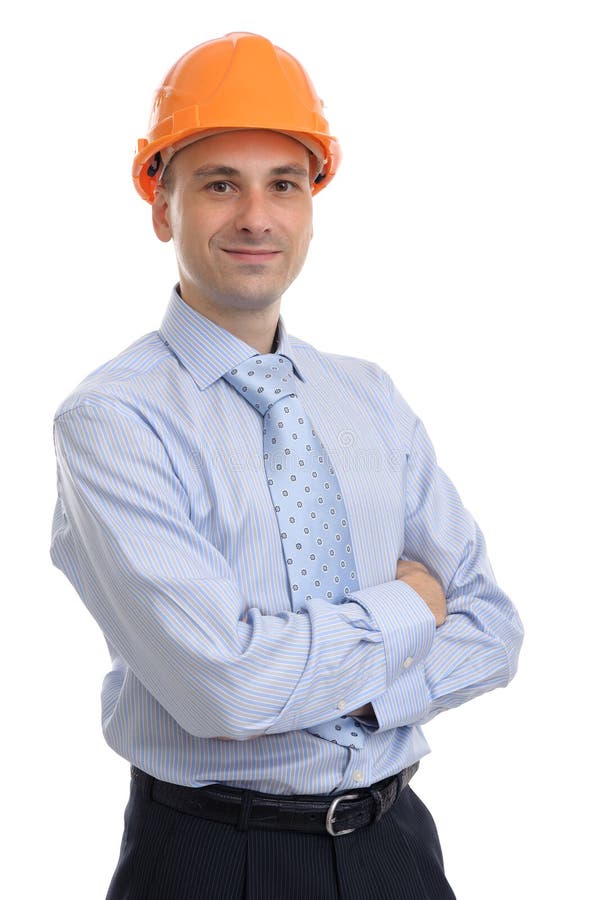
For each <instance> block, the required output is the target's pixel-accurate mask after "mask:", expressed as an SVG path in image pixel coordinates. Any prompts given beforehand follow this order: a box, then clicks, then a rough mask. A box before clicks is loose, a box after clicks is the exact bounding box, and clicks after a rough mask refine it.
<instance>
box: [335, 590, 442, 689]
mask: <svg viewBox="0 0 599 900" xmlns="http://www.w3.org/2000/svg"><path fill="white" fill-rule="evenodd" d="M350 601H353V602H354V603H358V604H359V605H360V606H361V607H362V608H363V609H365V610H366V612H367V613H368V614H369V615H370V616H371V618H372V619H373V620H374V622H375V624H376V626H377V628H378V630H379V631H380V632H381V634H382V637H383V646H384V647H385V655H386V662H387V686H389V685H391V684H392V683H393V682H394V681H395V680H396V679H397V678H399V677H400V676H402V675H405V674H406V672H407V671H409V670H410V669H411V668H412V667H413V666H415V664H416V663H418V662H420V661H421V660H422V659H424V658H425V657H426V656H427V654H428V653H429V651H430V649H431V647H432V644H433V640H434V637H435V630H436V622H435V617H434V615H433V613H432V612H431V611H430V609H429V608H428V606H427V605H426V603H425V602H424V600H423V599H422V597H421V596H420V594H419V593H418V592H417V591H415V590H414V588H412V587H410V585H409V584H407V583H406V582H405V581H401V580H400V579H395V580H394V581H388V582H385V583H384V584H377V585H374V586H373V587H370V588H365V589H364V590H361V591H355V592H354V593H352V594H349V595H348V596H347V601H346V602H350ZM373 706H374V704H373Z"/></svg>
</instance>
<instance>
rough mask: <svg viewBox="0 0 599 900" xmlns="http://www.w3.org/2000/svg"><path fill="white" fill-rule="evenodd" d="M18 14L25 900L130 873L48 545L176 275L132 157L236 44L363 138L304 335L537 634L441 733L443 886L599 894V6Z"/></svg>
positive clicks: (9, 680)
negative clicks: (60, 435)
mask: <svg viewBox="0 0 599 900" xmlns="http://www.w3.org/2000/svg"><path fill="white" fill-rule="evenodd" d="M391 8H392V9H393V10H394V19H393V21H392V20H391V19H390V18H389V12H388V10H389V9H391ZM15 9H16V7H14V6H13V8H12V12H11V13H10V14H9V15H8V17H7V15H6V14H5V15H4V17H3V36H2V44H3V46H2V48H1V50H2V53H1V58H2V69H3V73H2V85H3V103H2V129H3V136H2V146H1V152H2V157H3V159H2V162H3V173H2V189H1V191H2V200H3V204H2V223H3V224H2V230H3V235H4V240H3V248H4V251H5V254H6V255H5V261H4V263H3V266H2V276H1V277H2V280H3V290H2V296H3V301H4V302H3V316H2V321H3V326H4V327H3V341H2V349H3V352H2V365H3V368H4V367H5V371H4V376H3V385H4V386H5V388H6V390H5V392H4V401H3V419H4V426H5V438H4V440H3V442H2V448H3V453H5V459H4V460H3V473H4V489H3V498H4V516H3V520H4V528H5V539H4V541H3V545H4V546H5V547H7V548H8V552H7V554H6V557H5V562H4V591H3V594H4V609H5V611H6V613H5V617H7V619H8V621H5V624H4V641H3V653H2V663H3V670H4V674H3V687H4V690H3V706H4V715H3V716H2V727H3V734H4V738H3V741H2V752H3V764H2V771H1V775H2V779H3V781H2V786H1V794H2V813H3V814H2V820H3V823H4V825H5V827H6V826H8V830H9V835H8V838H9V844H8V846H7V843H6V838H5V840H4V847H3V849H4V851H5V854H4V855H5V862H4V863H3V868H2V875H1V876H0V877H1V878H2V879H3V883H2V893H3V896H5V897H10V898H11V900H13V898H20V897H23V898H34V897H36V898H37V897H42V896H43V897H51V898H61V900H69V898H72V900H82V898H85V900H95V898H98V900H101V898H103V897H104V895H105V891H106V888H107V885H108V882H109V880H110V877H111V874H112V871H113V868H114V865H115V863H116V859H117V855H118V849H119V844H120V839H121V833H122V814H123V810H124V806H125V803H126V800H127V794H128V778H129V773H128V766H127V763H126V762H125V761H124V760H122V759H120V758H118V757H117V756H115V755H114V754H113V753H112V751H110V750H109V749H108V747H107V746H106V745H105V744H104V742H103V739H102V736H101V731H100V703H99V693H100V685H101V680H102V678H103V676H104V674H105V672H106V671H107V668H108V662H109V661H108V654H107V652H106V649H105V645H104V641H103V638H102V635H101V633H100V631H99V629H98V627H97V625H96V624H95V622H94V621H93V620H92V618H91V616H90V615H89V614H88V612H87V611H86V610H85V608H84V607H83V604H82V603H81V601H80V600H79V598H78V597H77V595H76V593H75V592H74V590H73V588H72V587H71V586H70V584H69V583H68V581H67V580H66V578H65V576H64V575H63V574H62V573H61V572H59V571H58V570H56V569H54V568H53V567H52V566H51V563H50V558H49V554H48V548H49V541H50V525H51V517H52V512H53V507H54V501H55V487H56V486H55V461H54V451H53V444H52V415H53V412H54V410H55V408H56V407H57V406H58V404H59V402H60V401H61V400H62V399H63V397H64V396H66V394H67V393H68V392H70V390H71V389H72V388H73V387H74V386H75V385H76V384H77V383H78V382H79V381H80V380H81V379H82V378H83V377H84V376H85V375H86V374H87V373H88V372H89V371H91V370H92V369H93V368H95V367H96V366H97V365H100V364H101V363H102V362H104V361H105V360H107V359H109V358H110V357H112V356H113V355H115V354H116V353H118V352H119V351H120V350H121V349H123V348H124V347H125V346H126V345H128V344H129V343H131V342H132V341H133V340H135V339H136V338H137V337H139V336H140V335H142V334H145V333H147V332H148V331H151V330H154V329H155V328H157V327H158V326H159V324H160V321H161V319H162V315H163V313H164V310H165V308H166V304H167V301H168V296H169V291H170V288H171V286H172V284H173V283H174V281H175V280H176V272H175V264H174V257H173V255H172V247H171V246H170V245H168V246H165V245H162V244H160V243H159V242H158V241H157V240H156V238H155V237H154V235H153V233H152V230H151V226H150V216H149V213H150V210H149V207H148V206H147V205H146V204H145V203H144V202H143V201H142V200H141V199H140V198H139V197H138V196H137V194H136V193H135V192H134V189H133V186H132V183H131V181H130V175H129V172H130V164H131V159H132V151H133V148H134V145H135V141H136V139H137V138H138V137H140V136H142V135H143V134H144V129H145V126H146V123H147V116H148V114H149V110H150V105H151V100H152V94H153V91H154V89H155V88H156V87H157V85H158V83H159V81H160V80H161V78H162V76H163V75H164V74H165V72H166V70H167V69H168V68H169V66H170V65H171V63H172V62H174V60H175V59H177V58H178V57H179V56H180V55H181V54H182V53H183V52H184V51H186V50H187V49H189V48H190V47H191V46H193V45H195V44H197V43H200V42H201V41H204V40H208V39H210V38H213V37H218V36H220V35H222V34H224V33H226V32H228V31H234V30H247V31H254V32H258V33H262V34H265V35H266V36H268V37H270V39H271V40H273V41H274V42H275V43H278V44H280V45H281V46H283V47H284V48H285V49H287V50H289V51H290V52H292V53H293V54H294V55H296V56H297V57H298V58H299V59H300V60H301V61H302V62H303V63H304V65H305V66H306V68H307V69H308V71H309V72H310V73H311V76H312V79H313V81H314V83H315V84H316V86H317V89H318V91H319V93H320V94H321V96H322V97H323V98H324V100H325V103H326V113H327V115H328V118H329V121H330V123H331V127H332V130H333V132H334V133H335V134H336V135H337V136H338V137H339V139H340V141H341V144H342V147H343V150H344V160H343V163H342V165H341V168H340V170H339V173H338V176H337V178H336V179H335V181H334V182H332V183H331V185H330V186H329V187H328V188H327V189H326V190H325V191H323V192H322V193H321V194H320V195H319V196H318V197H317V198H316V200H315V232H316V234H315V239H314V242H313V246H312V250H311V255H310V258H309V260H308V263H307V265H306V268H305V270H304V272H303V273H302V275H301V276H300V278H299V280H298V281H297V283H296V284H295V285H294V286H293V287H292V289H290V291H289V292H288V294H287V295H286V297H285V299H284V301H283V306H282V312H283V316H284V318H285V322H286V325H287V328H288V330H289V331H290V332H291V333H292V334H295V335H297V336H300V337H302V338H304V339H305V340H308V341H309V342H311V343H313V344H314V345H316V346H317V347H318V348H319V349H321V350H325V351H333V352H339V353H347V354H351V355H355V356H360V357H362V358H366V359H372V360H375V361H377V362H378V363H379V364H380V365H382V366H383V367H384V368H385V369H387V371H389V372H390V373H391V375H392V376H393V378H394V380H395V383H396V384H397V386H398V387H399V389H400V391H401V392H402V393H403V394H404V396H405V397H406V399H407V400H408V402H409V403H410V404H411V405H412V406H413V408H414V409H415V410H416V412H417V413H418V414H419V415H420V416H421V418H422V419H423V420H424V422H425V424H426V426H427V428H428V430H429V432H430V434H431V437H432V438H433V442H434V444H435V446H436V450H437V455H438V458H439V462H440V464H441V465H442V467H443V468H444V469H445V470H446V471H447V472H448V474H449V475H450V477H451V478H452V479H453V480H454V482H455V483H456V485H457V487H458V489H459V491H460V493H461V495H462V498H463V500H464V502H465V504H466V506H468V507H469V508H470V510H471V511H472V512H473V513H474V515H475V517H476V518H477V520H478V522H479V524H480V525H481V527H482V529H483V531H484V533H485V535H486V538H487V543H488V547H489V551H490V556H491V559H492V562H493V566H494V569H495V572H496V575H497V578H498V580H499V582H500V584H501V585H502V586H503V587H504V588H505V589H506V590H507V591H508V593H510V595H511V596H512V598H513V600H514V602H515V603H516V605H517V607H518V609H519V610H520V612H521V615H522V618H523V620H524V624H525V627H526V631H527V636H526V640H525V644H524V648H523V652H522V656H521V664H520V670H519V673H518V675H517V677H516V679H515V680H514V682H513V683H512V684H511V685H510V686H509V688H508V689H507V690H501V691H496V692H495V693H493V694H488V695H486V696H484V697H482V698H479V699H477V700H474V701H473V702H471V703H470V704H468V705H466V706H464V707H461V708H460V709H457V710H454V711H451V712H449V713H445V714H443V715H442V716H440V717H438V718H437V719H436V720H434V722H432V723H430V725H429V726H427V727H426V729H425V731H426V735H427V738H428V740H429V742H430V744H431V746H432V750H433V752H432V754H431V755H429V756H428V757H427V758H426V759H425V761H424V762H423V764H422V766H421V770H420V772H419V773H418V775H417V777H416V780H415V782H414V787H415V789H416V791H417V792H418V793H419V794H420V796H421V797H422V798H423V799H424V800H425V802H426V803H427V804H428V805H429V807H430V809H431V811H432V812H433V815H434V817H435V819H436V822H437V825H438V829H439V832H440V836H441V841H442V845H443V849H444V853H445V861H446V871H447V874H448V877H449V880H450V882H451V883H452V885H453V886H454V889H455V891H456V894H457V897H458V900H495V898H505V897H510V898H514V900H524V898H530V897H543V898H558V897H572V898H587V897H591V896H596V893H595V891H596V865H595V859H594V856H595V844H596V842H595V841H593V840H592V837H593V835H594V836H595V838H596V807H597V799H598V798H597V791H596V786H597V779H596V768H597V762H596V752H595V750H596V743H595V742H594V739H593V734H594V719H595V718H596V687H597V682H596V678H595V659H596V655H597V654H596V610H597V576H596V543H597V528H596V510H597V502H598V500H599V497H598V494H597V481H596V478H595V469H596V458H597V450H598V447H597V439H596V434H595V431H596V418H597V402H596V387H597V384H596V367H595V365H594V360H593V357H594V356H595V354H596V324H595V320H594V313H595V307H596V305H597V296H598V294H597V287H598V284H597V281H598V278H597V264H596V256H597V241H598V237H599V234H598V231H599V227H598V209H599V189H598V188H599V186H598V174H597V173H598V163H599V146H598V145H599V140H598V138H599V135H598V128H597V86H598V78H599V71H598V69H599V67H598V64H597V56H598V54H597V46H598V43H599V34H598V28H597V23H596V20H595V13H596V4H594V3H591V2H589V3H583V2H576V0H568V2H552V0H544V2H531V0H517V2H514V0H503V2H481V0H478V2H477V0H471V2H465V0H458V2H448V0H430V2H425V0H421V2H411V3H408V2H398V3H395V4H394V5H393V6H392V7H391V6H389V7H388V6H387V5H386V4H383V3H382V2H380V0H371V2H369V3H368V4H360V5H355V4H352V3H344V4H341V3H340V4H330V3H329V4H324V5H318V6H317V5H314V4H306V5H302V4H297V3H295V4H289V5H286V4H284V3H282V2H281V0H254V2H253V3H251V4H248V3H243V4H242V3H240V2H238V0H229V2H227V3H219V4H200V3H197V2H196V3H191V2H184V0H171V2H170V3H169V4H158V3H154V2H150V0H146V2H143V3H141V2H137V0H135V2H133V0H131V2H120V3H116V2H114V0H104V2H102V3H97V4H95V5H88V4H75V3H69V2H65V0H57V2H54V3H50V4H47V5H46V4H44V5H42V4H41V3H26V2H25V3H23V4H21V5H20V6H19V7H18V9H19V12H16V11H15ZM218 10H222V11H218ZM282 900H283V898H282Z"/></svg>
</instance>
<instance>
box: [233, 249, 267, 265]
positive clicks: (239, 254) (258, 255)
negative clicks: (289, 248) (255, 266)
mask: <svg viewBox="0 0 599 900" xmlns="http://www.w3.org/2000/svg"><path fill="white" fill-rule="evenodd" d="M280 252H281V251H280V250H246V249H244V250H223V253H227V254H228V255H229V256H232V257H233V258H234V259H237V260H239V262H246V263H263V262H268V261H269V260H271V259H274V258H275V257H276V256H278V255H279V253H280Z"/></svg>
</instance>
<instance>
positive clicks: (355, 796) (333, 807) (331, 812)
mask: <svg viewBox="0 0 599 900" xmlns="http://www.w3.org/2000/svg"><path fill="white" fill-rule="evenodd" d="M359 799H360V795H359V794H340V795H339V796H338V797H335V799H334V800H333V802H332V803H331V805H330V806H329V808H328V811H327V818H326V828H327V831H328V833H329V834H330V835H331V836H332V837H339V835H340V834H351V832H352V831H355V830H356V829H355V828H345V829H344V830H343V831H334V830H333V822H334V821H335V817H334V813H335V810H336V809H337V807H338V805H339V804H340V803H341V801H342V800H359Z"/></svg>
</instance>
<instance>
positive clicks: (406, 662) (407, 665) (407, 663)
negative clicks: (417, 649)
mask: <svg viewBox="0 0 599 900" xmlns="http://www.w3.org/2000/svg"><path fill="white" fill-rule="evenodd" d="M413 662H414V660H413V659H412V657H411V656H406V658H405V659H404V661H403V667H404V669H409V668H410V666H411V665H412V663H413Z"/></svg>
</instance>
